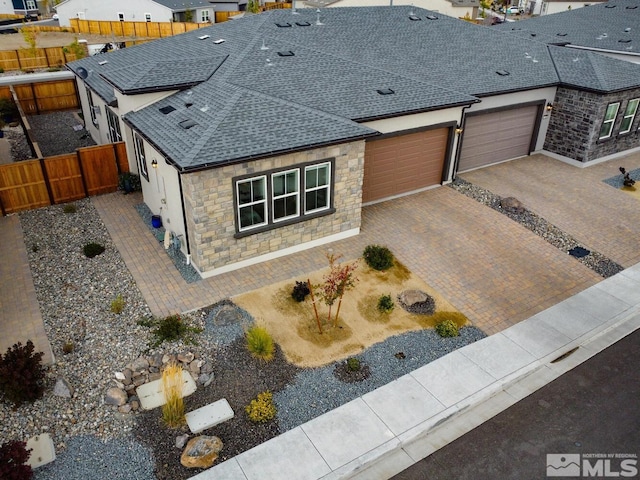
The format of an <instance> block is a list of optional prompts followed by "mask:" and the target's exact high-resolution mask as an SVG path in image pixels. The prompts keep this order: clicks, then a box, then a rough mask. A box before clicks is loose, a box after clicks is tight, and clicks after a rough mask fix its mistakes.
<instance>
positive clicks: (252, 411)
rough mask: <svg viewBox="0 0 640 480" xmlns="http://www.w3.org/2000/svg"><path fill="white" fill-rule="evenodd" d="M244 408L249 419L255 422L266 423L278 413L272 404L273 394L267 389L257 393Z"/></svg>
mask: <svg viewBox="0 0 640 480" xmlns="http://www.w3.org/2000/svg"><path fill="white" fill-rule="evenodd" d="M244 409H245V412H247V415H248V416H249V420H251V421H252V422H256V423H266V422H268V421H269V420H272V419H273V418H274V417H275V416H276V413H278V410H277V409H276V406H275V405H274V404H273V395H272V394H271V392H269V391H266V392H262V393H259V394H258V396H257V397H256V398H254V399H253V400H251V403H249V405H247V406H246V407H245V408H244Z"/></svg>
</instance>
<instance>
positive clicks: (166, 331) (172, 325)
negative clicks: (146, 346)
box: [138, 314, 202, 347]
mask: <svg viewBox="0 0 640 480" xmlns="http://www.w3.org/2000/svg"><path fill="white" fill-rule="evenodd" d="M138 324H139V325H145V326H155V329H154V330H153V331H152V333H153V335H154V337H155V341H154V342H152V346H153V347H157V346H158V345H160V344H161V343H163V342H173V341H176V340H182V341H183V342H184V343H187V344H189V343H195V341H194V339H193V336H192V334H197V333H201V332H202V329H201V328H197V327H190V326H189V325H187V324H186V323H184V321H183V320H182V318H181V317H180V314H175V315H169V316H167V317H164V318H162V319H160V320H155V321H154V320H152V321H145V320H139V321H138Z"/></svg>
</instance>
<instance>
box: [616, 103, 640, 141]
mask: <svg viewBox="0 0 640 480" xmlns="http://www.w3.org/2000/svg"><path fill="white" fill-rule="evenodd" d="M638 103H640V98H636V99H634V100H629V103H627V109H626V110H625V111H624V116H623V117H622V123H621V124H620V133H629V132H630V131H631V126H632V125H633V121H634V120H635V118H636V113H637V112H638Z"/></svg>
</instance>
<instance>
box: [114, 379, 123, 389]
mask: <svg viewBox="0 0 640 480" xmlns="http://www.w3.org/2000/svg"><path fill="white" fill-rule="evenodd" d="M114 383H115V384H116V387H118V388H119V389H120V390H124V383H122V382H119V381H117V380H114Z"/></svg>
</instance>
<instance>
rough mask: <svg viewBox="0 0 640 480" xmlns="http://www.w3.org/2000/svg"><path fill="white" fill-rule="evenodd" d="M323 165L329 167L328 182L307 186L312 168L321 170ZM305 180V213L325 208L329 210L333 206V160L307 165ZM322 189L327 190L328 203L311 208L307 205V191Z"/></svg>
mask: <svg viewBox="0 0 640 480" xmlns="http://www.w3.org/2000/svg"><path fill="white" fill-rule="evenodd" d="M322 167H326V169H327V183H326V184H323V185H316V186H314V187H309V186H307V184H306V182H307V172H308V171H310V170H316V171H317V170H319V169H320V168H322ZM316 178H317V173H316ZM304 181H305V185H304V198H305V202H304V213H305V214H310V213H316V212H321V211H323V210H328V209H329V208H331V162H323V163H316V164H314V165H307V166H306V167H305V168H304ZM322 189H326V190H327V205H326V206H324V207H320V208H313V209H310V208H308V207H307V193H310V192H315V191H318V190H322Z"/></svg>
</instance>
